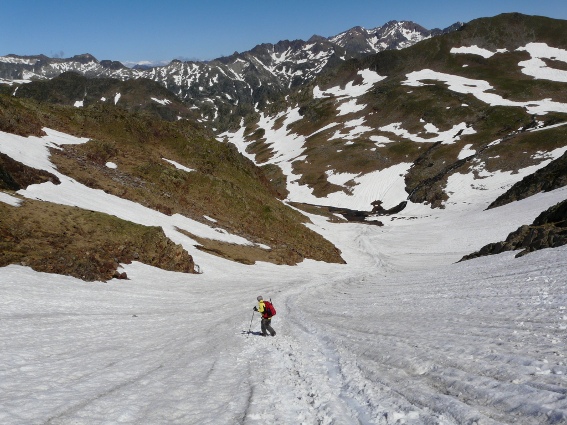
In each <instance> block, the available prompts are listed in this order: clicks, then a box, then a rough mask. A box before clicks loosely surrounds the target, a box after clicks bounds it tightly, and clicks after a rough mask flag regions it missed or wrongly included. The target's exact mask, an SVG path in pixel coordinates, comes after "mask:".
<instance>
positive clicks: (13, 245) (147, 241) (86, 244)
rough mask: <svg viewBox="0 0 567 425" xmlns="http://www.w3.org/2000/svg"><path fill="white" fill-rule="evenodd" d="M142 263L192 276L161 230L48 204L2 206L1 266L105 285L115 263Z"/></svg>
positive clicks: (189, 263) (116, 272) (189, 262)
mask: <svg viewBox="0 0 567 425" xmlns="http://www.w3.org/2000/svg"><path fill="white" fill-rule="evenodd" d="M134 260H135V261H140V262H143V263H146V264H150V265H152V266H156V267H160V268H163V269H166V270H173V271H178V272H185V273H194V271H195V270H194V266H195V265H194V262H193V259H192V257H191V256H190V255H189V254H188V253H187V252H186V251H185V250H184V249H183V247H182V246H181V245H175V244H174V243H173V242H172V241H171V240H169V239H168V238H167V237H166V236H165V234H164V233H163V230H162V229H161V228H159V227H147V226H141V225H139V224H134V223H131V222H128V221H125V220H121V219H119V218H117V217H114V216H111V215H107V214H101V213H97V212H94V211H85V210H82V209H80V208H74V207H67V206H62V205H56V204H52V203H49V202H41V201H33V200H25V201H24V202H23V203H22V204H21V205H20V206H18V207H13V206H10V205H7V204H4V203H2V202H0V267H3V266H7V265H8V264H22V265H25V266H29V267H31V268H32V269H34V270H37V271H42V272H48V273H59V274H65V275H70V276H74V277H77V278H79V279H83V280H87V281H93V280H108V279H111V278H113V277H122V278H125V277H126V276H123V275H122V276H121V275H120V269H117V268H118V265H119V263H122V264H127V263H130V262H132V261H134Z"/></svg>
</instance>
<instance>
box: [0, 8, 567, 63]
mask: <svg viewBox="0 0 567 425" xmlns="http://www.w3.org/2000/svg"><path fill="white" fill-rule="evenodd" d="M512 11H514V12H520V13H525V14H528V15H542V16H549V17H553V18H558V19H567V1H565V0H539V1H533V0H530V1H527V0H526V1H524V0H475V1H474V2H471V1H470V0H468V1H459V0H453V1H449V0H447V1H445V0H442V1H427V0H418V1H414V0H406V1H403V0H394V1H381V0H349V1H344V0H240V1H239V0H198V1H194V0H186V1H182V0H159V1H156V0H22V1H20V0H0V14H1V15H2V20H1V21H2V23H1V25H0V55H6V54H10V53H14V54H19V55H33V54H40V53H43V54H45V55H47V56H52V57H56V56H57V57H70V56H73V55H77V54H81V53H91V54H93V55H94V56H95V57H97V58H98V59H100V60H102V59H113V60H119V61H122V62H128V61H144V60H147V61H159V60H166V61H169V60H171V59H175V58H181V59H200V60H207V59H214V58H217V57H220V56H225V55H229V54H231V53H233V52H234V51H238V52H242V51H246V50H249V49H251V48H253V47H254V46H255V45H257V44H260V43H276V42H278V41H280V40H284V39H290V40H293V39H303V40H307V39H308V38H309V37H311V36H312V35H313V34H318V35H322V36H325V37H329V36H332V35H336V34H338V33H340V32H342V31H345V30H347V29H349V28H352V27H353V26H356V25H360V26H363V27H365V28H374V27H377V26H381V25H383V24H384V23H386V22H388V21H390V20H398V21H400V20H410V21H414V22H416V23H418V24H420V25H422V26H424V27H426V28H428V29H432V28H435V27H437V28H444V27H447V26H449V25H451V24H453V23H455V22H457V21H463V22H468V21H470V20H472V19H475V18H479V17H485V16H494V15H497V14H499V13H503V12H512Z"/></svg>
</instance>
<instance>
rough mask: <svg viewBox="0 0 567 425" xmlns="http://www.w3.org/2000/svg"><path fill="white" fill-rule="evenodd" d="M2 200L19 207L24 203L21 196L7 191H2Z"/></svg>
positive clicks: (0, 197) (0, 193)
mask: <svg viewBox="0 0 567 425" xmlns="http://www.w3.org/2000/svg"><path fill="white" fill-rule="evenodd" d="M0 202H3V203H5V204H8V205H11V206H13V207H19V206H20V204H21V203H22V200H21V199H20V198H16V197H15V196H12V195H8V194H7V193H4V192H0Z"/></svg>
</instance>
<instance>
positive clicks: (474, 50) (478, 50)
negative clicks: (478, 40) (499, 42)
mask: <svg viewBox="0 0 567 425" xmlns="http://www.w3.org/2000/svg"><path fill="white" fill-rule="evenodd" d="M451 53H468V54H471V55H478V56H482V57H483V58H485V59H488V58H490V57H492V56H494V55H495V53H494V52H491V51H490V50H487V49H483V48H482V47H478V46H476V45H475V46H468V47H465V46H463V47H453V48H452V49H451Z"/></svg>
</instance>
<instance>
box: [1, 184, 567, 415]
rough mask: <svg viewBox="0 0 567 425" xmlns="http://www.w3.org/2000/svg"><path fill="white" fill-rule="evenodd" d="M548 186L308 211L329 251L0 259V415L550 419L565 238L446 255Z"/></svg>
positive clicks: (565, 395)
mask: <svg viewBox="0 0 567 425" xmlns="http://www.w3.org/2000/svg"><path fill="white" fill-rule="evenodd" d="M566 194H567V189H560V190H557V191H554V192H552V193H548V194H541V195H538V196H536V197H533V198H531V199H528V200H525V201H522V202H521V203H520V204H519V206H518V205H515V206H514V207H513V208H512V207H509V208H508V209H506V207H501V208H499V209H497V210H491V211H487V212H480V211H476V212H475V211H473V212H468V213H467V212H466V210H462V211H461V212H458V211H453V212H450V211H445V212H444V213H443V214H441V213H433V212H431V213H429V215H428V216H426V215H422V216H421V217H420V218H418V219H411V220H410V219H409V216H410V215H411V214H412V211H408V212H407V214H408V216H407V217H406V218H407V220H398V221H392V222H388V223H387V225H386V226H384V227H382V228H379V227H374V226H365V225H360V224H340V225H338V224H334V225H332V224H330V223H326V222H323V221H320V220H318V219H317V218H316V217H313V220H314V223H315V224H314V225H313V226H314V227H317V228H318V229H319V231H321V232H322V233H324V234H326V236H327V237H329V238H330V239H331V240H333V242H335V243H337V244H338V246H339V247H340V248H341V249H342V250H343V255H344V257H345V259H346V260H347V263H348V264H347V265H326V264H321V263H316V262H305V263H304V264H301V265H300V266H296V267H283V266H273V265H269V264H257V265H255V266H244V265H240V264H234V263H229V262H226V261H224V260H221V259H217V258H215V257H210V256H208V255H207V254H204V253H198V254H197V256H198V257H197V258H196V262H197V263H198V264H200V265H201V266H202V268H203V271H204V274H202V275H184V274H178V273H173V272H165V271H162V270H158V269H154V268H151V267H149V266H145V265H143V264H139V263H134V264H131V265H126V266H124V268H125V270H126V272H127V273H128V276H129V277H130V280H128V281H110V282H108V283H101V282H95V283H86V282H82V281H79V280H76V279H73V278H69V277H62V276H56V275H48V274H41V273H36V272H33V271H32V270H30V269H28V268H24V267H21V266H9V267H5V268H2V269H0V288H1V292H2V296H1V297H0V347H1V349H0V406H2V407H1V409H0V423H2V424H9V425H19V424H22V425H24V424H25V425H29V424H85V425H86V424H121V423H122V424H215V425H216V424H247V425H254V424H265V423H272V424H396V423H400V424H401V423H406V424H510V423H518V424H560V423H567V358H566V356H567V344H566V338H565V336H566V335H567V307H566V306H567V284H566V282H567V278H566V277H565V276H567V273H566V272H567V262H566V261H565V259H566V258H567V247H562V248H557V249H552V250H543V251H539V252H535V253H532V254H529V255H527V256H524V257H522V258H520V259H515V258H514V254H513V253H505V254H501V255H498V256H492V257H486V258H480V259H476V260H472V261H468V262H463V263H457V264H454V263H455V262H456V261H458V260H459V258H460V257H461V256H462V255H464V254H466V253H468V252H471V251H473V250H475V249H478V248H479V247H480V246H482V245H483V244H485V243H487V242H491V241H495V240H499V239H501V238H502V235H504V237H505V235H506V234H507V233H508V232H510V231H511V230H514V229H515V228H516V227H517V226H519V225H520V224H524V223H528V222H531V220H533V218H534V217H535V216H536V215H537V214H539V212H540V211H541V210H543V209H545V208H547V206H549V205H553V204H554V203H556V202H558V201H559V200H562V199H564V198H565V195H566ZM416 214H417V213H416ZM416 216H417V215H416ZM257 295H263V296H264V297H265V298H271V299H272V301H273V302H274V304H275V306H276V308H277V310H278V313H277V315H276V317H275V318H274V321H273V322H274V323H273V326H274V328H275V329H276V331H277V332H278V334H277V336H276V337H274V338H271V337H268V338H263V337H261V336H259V335H258V334H259V317H258V314H257V313H256V314H254V313H253V310H252V307H253V306H254V305H255V304H256V301H255V300H256V296H257ZM249 329H251V332H250V333H249V332H248V331H249Z"/></svg>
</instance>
